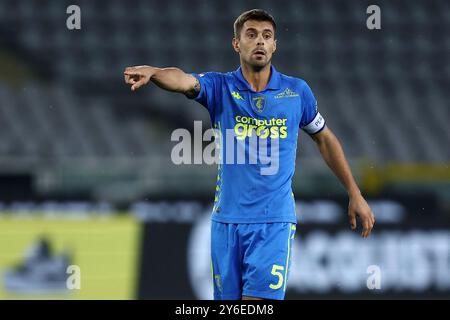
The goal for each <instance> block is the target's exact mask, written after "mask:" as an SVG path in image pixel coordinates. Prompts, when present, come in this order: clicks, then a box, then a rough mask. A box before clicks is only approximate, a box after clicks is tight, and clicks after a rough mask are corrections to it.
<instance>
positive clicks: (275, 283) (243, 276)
mask: <svg viewBox="0 0 450 320" xmlns="http://www.w3.org/2000/svg"><path fill="white" fill-rule="evenodd" d="M275 32H276V24H275V20H274V19H273V17H272V16H271V15H270V14H269V13H267V12H266V11H264V10H261V9H254V10H250V11H247V12H244V13H242V14H241V15H240V16H239V17H238V18H237V19H236V21H235V23H234V38H233V40H232V45H233V49H234V50H235V51H236V52H237V53H238V54H239V58H240V67H239V68H238V69H237V70H236V71H233V72H228V73H218V72H206V73H203V74H196V73H192V74H187V73H185V72H183V71H182V70H180V69H179V68H157V67H153V66H136V67H129V68H126V69H125V72H124V76H125V82H126V83H127V84H130V85H131V90H133V91H134V90H136V89H138V88H140V87H142V86H143V85H145V84H147V83H148V82H149V81H151V82H153V83H155V84H156V85H157V86H159V87H161V88H163V89H165V90H169V91H173V92H180V93H183V94H185V95H186V96H187V97H188V98H190V99H194V100H195V101H197V102H199V103H200V104H202V105H203V106H204V107H206V109H207V110H208V112H209V114H210V118H211V122H212V124H213V126H214V127H215V128H218V130H220V133H221V134H222V136H225V135H226V132H227V130H228V131H229V130H232V132H235V133H236V139H239V140H240V141H241V142H242V141H245V140H247V142H245V143H247V146H248V140H250V138H251V137H255V136H257V137H259V138H260V139H266V140H270V141H271V142H272V144H274V142H275V141H276V142H278V150H277V151H276V152H275V153H274V154H276V155H278V157H279V168H278V170H277V171H275V172H274V173H273V174H266V175H263V174H261V170H260V169H261V168H262V167H264V164H263V163H261V161H260V162H257V163H256V164H255V163H244V164H234V163H226V162H225V163H223V164H221V165H219V174H218V178H217V187H216V196H215V201H214V206H213V212H212V225H211V264H212V272H213V279H214V298H215V299H226V300H232V299H233V300H234V299H244V300H249V299H280V300H281V299H284V296H285V290H286V282H287V279H288V276H289V270H290V262H291V252H290V250H291V247H292V242H293V239H294V234H295V227H296V222H297V220H296V214H295V200H294V195H293V193H292V189H291V181H292V176H293V175H294V170H295V158H296V147H297V136H298V130H299V128H301V129H303V130H304V131H306V132H307V133H308V134H309V135H310V136H311V137H312V139H313V140H314V141H315V142H316V144H317V146H318V148H319V150H320V153H321V155H322V157H323V159H324V160H325V162H326V163H327V165H328V166H329V167H330V168H331V170H332V171H333V172H334V174H335V175H336V176H337V177H338V178H339V180H340V181H341V182H342V184H343V185H344V186H345V188H346V190H347V192H348V195H349V206H348V215H349V220H350V225H351V228H352V229H355V228H356V219H357V218H359V219H360V222H361V224H362V227H363V229H362V233H361V236H362V237H364V238H365V237H367V236H369V234H370V232H371V230H372V228H373V225H374V223H375V219H374V215H373V213H372V211H371V209H370V207H369V206H368V204H367V202H366V201H365V199H364V198H363V196H362V195H361V193H360V190H359V188H358V186H357V184H356V183H355V180H354V178H353V176H352V173H351V171H350V168H349V165H348V163H347V161H346V158H345V155H344V152H343V150H342V148H341V145H340V143H339V141H338V140H337V138H336V137H335V135H334V134H333V133H332V131H331V130H330V128H328V127H327V126H326V124H325V120H324V118H323V117H322V116H321V115H320V113H319V112H318V110H317V102H316V99H315V97H314V95H313V93H312V91H311V89H310V87H309V86H308V85H307V84H306V82H305V81H304V80H302V79H299V78H295V77H291V76H287V75H284V74H281V73H279V72H278V71H277V70H276V69H275V68H274V67H273V66H272V64H271V60H272V55H273V53H274V52H275V50H276V48H277V41H276V38H275ZM267 143H269V142H267ZM221 147H222V146H221ZM224 147H225V148H226V147H230V146H224ZM233 148H234V147H233ZM245 152H246V156H247V158H248V157H249V156H251V155H250V154H249V153H250V151H249V148H247V149H246V151H245Z"/></svg>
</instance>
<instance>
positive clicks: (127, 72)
mask: <svg viewBox="0 0 450 320" xmlns="http://www.w3.org/2000/svg"><path fill="white" fill-rule="evenodd" d="M123 74H124V75H127V76H142V75H143V74H142V72H140V71H137V70H125V71H124V72H123Z"/></svg>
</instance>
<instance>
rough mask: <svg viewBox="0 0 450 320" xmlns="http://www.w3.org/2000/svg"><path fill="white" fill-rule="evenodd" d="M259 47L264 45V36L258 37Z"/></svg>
mask: <svg viewBox="0 0 450 320" xmlns="http://www.w3.org/2000/svg"><path fill="white" fill-rule="evenodd" d="M256 44H257V45H264V37H263V35H262V34H260V35H258V39H257V41H256Z"/></svg>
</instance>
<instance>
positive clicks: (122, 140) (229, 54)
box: [0, 0, 450, 198]
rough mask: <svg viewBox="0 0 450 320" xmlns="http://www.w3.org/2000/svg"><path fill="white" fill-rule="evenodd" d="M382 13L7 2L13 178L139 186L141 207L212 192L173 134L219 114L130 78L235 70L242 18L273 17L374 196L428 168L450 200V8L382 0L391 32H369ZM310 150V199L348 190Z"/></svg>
mask: <svg viewBox="0 0 450 320" xmlns="http://www.w3.org/2000/svg"><path fill="white" fill-rule="evenodd" d="M70 4H77V5H79V6H80V7H81V14H82V18H81V21H82V29H81V30H80V31H70V30H68V29H67V28H66V19H67V17H68V15H67V14H66V13H65V12H66V8H67V6H68V5H70ZM368 4H370V3H368V2H366V1H333V2H331V1H327V2H325V1H312V0H310V1H294V0H286V1H276V2H275V1H268V0H266V1H248V2H245V3H243V2H241V1H204V0H203V1H202V0H194V1H181V0H177V1H149V0H136V1H133V2H132V4H130V3H129V2H127V1H121V0H111V1H108V2H104V1H93V0H85V1H71V2H68V1H13V0H3V1H1V2H0V35H1V43H0V54H1V55H2V59H1V60H2V62H0V67H2V69H4V70H8V72H7V73H3V72H2V74H1V75H0V101H1V103H0V114H1V116H0V124H1V127H2V128H3V130H2V131H3V133H2V135H1V136H0V160H1V162H0V164H1V166H0V169H1V170H3V171H8V170H10V169H11V168H16V170H20V171H24V170H25V171H27V170H29V171H31V172H32V174H34V175H36V176H37V177H38V183H37V186H38V187H39V188H41V190H44V192H45V190H47V191H49V192H50V191H51V190H53V191H55V192H56V191H57V190H63V189H67V190H69V192H70V190H71V188H72V187H73V186H72V187H71V186H69V187H67V183H68V182H67V181H72V182H73V181H75V180H76V181H78V183H79V188H81V189H83V186H85V188H88V189H89V188H94V193H95V194H97V195H98V196H99V197H102V195H105V196H106V195H111V194H117V196H118V197H119V198H120V196H124V193H123V185H124V183H127V185H128V186H129V188H130V189H129V190H135V193H134V191H130V195H129V197H130V198H133V195H134V194H139V192H141V194H142V193H143V194H145V193H147V194H157V193H160V194H164V192H165V191H164V190H171V191H172V193H175V194H176V193H177V192H179V193H180V194H183V192H188V191H190V192H193V190H188V191H187V190H186V186H190V185H191V184H192V179H196V177H201V178H200V179H197V181H199V183H198V185H199V186H201V187H198V190H199V192H204V190H211V194H212V191H213V189H212V188H213V184H214V178H212V177H213V176H214V174H215V173H214V172H215V167H207V166H200V167H199V166H196V168H194V167H195V166H185V167H184V168H178V167H177V168H176V166H174V165H172V164H171V163H169V162H170V149H171V146H172V144H171V142H170V133H171V131H172V130H173V129H174V128H177V127H183V128H188V129H191V128H192V123H193V120H196V119H197V120H198V119H202V120H204V121H206V123H207V124H208V125H209V119H208V116H207V113H206V111H205V110H202V108H201V107H199V106H197V105H195V103H194V102H191V101H188V100H187V99H186V98H184V97H183V96H181V95H178V96H177V95H173V94H170V93H167V92H164V91H162V90H159V89H155V88H145V89H144V90H142V91H141V92H138V93H131V92H130V91H129V88H128V87H127V86H125V85H124V83H123V78H122V71H123V69H124V68H125V67H126V66H130V65H138V64H152V65H156V66H178V67H180V68H182V69H183V70H185V71H187V72H202V71H210V70H211V71H222V72H225V71H230V70H234V69H236V68H237V66H238V57H237V56H236V54H235V53H234V52H233V51H232V49H231V45H230V43H231V38H232V23H233V22H234V19H235V18H236V17H237V16H238V15H239V14H240V13H241V12H242V11H244V10H247V9H250V8H254V7H262V8H264V9H266V10H268V11H269V12H271V13H272V14H273V15H274V17H275V18H276V19H277V22H278V32H277V37H278V52H277V53H276V54H275V56H274V59H273V63H274V65H275V66H276V67H277V69H278V70H280V71H281V72H284V73H287V74H290V75H293V76H297V77H301V78H304V79H305V80H306V81H307V82H308V83H309V84H310V86H311V87H312V89H313V91H314V92H315V95H316V97H317V99H318V101H319V108H320V110H321V113H322V114H324V115H325V117H326V118H327V121H328V124H329V126H330V127H331V128H332V129H333V130H334V131H335V133H336V135H337V136H338V137H339V138H340V140H341V141H342V142H343V145H344V149H345V151H346V154H347V156H348V157H349V159H350V162H351V164H352V166H353V168H354V170H355V174H356V175H357V177H358V179H359V180H360V181H363V182H364V181H365V182H367V184H364V185H363V187H364V188H365V190H371V191H373V192H382V191H383V188H382V186H384V185H383V181H384V182H386V181H389V179H387V178H386V179H385V180H380V179H381V178H380V177H381V176H382V174H379V171H380V170H382V168H384V167H385V166H389V165H390V164H392V163H394V164H417V163H420V164H425V166H422V167H421V168H419V169H417V170H414V172H415V173H416V174H415V176H417V177H419V178H418V181H419V184H421V183H420V182H421V181H423V180H424V179H423V178H420V176H421V174H420V172H422V173H423V172H425V173H423V174H422V175H424V176H426V172H427V171H428V170H429V168H435V167H436V166H438V167H439V168H441V169H439V170H441V171H439V172H441V173H440V174H438V176H440V177H441V179H444V180H445V179H447V180H445V181H447V183H446V184H445V186H444V189H445V190H446V191H445V192H447V193H446V194H447V195H448V190H449V187H448V179H450V178H449V159H450V148H449V146H450V130H449V126H448V121H449V120H450V108H449V101H450V91H449V90H448V88H449V87H450V61H449V59H450V54H449V53H450V37H449V36H448V34H449V30H450V18H449V17H450V2H448V1H446V0H442V1H437V0H436V1H429V2H424V1H422V2H419V1H395V2H394V1H378V2H377V4H378V5H379V6H380V7H381V8H382V30H378V31H369V30H368V29H367V28H366V18H367V15H366V8H367V6H368ZM205 129H206V128H205ZM301 140H302V142H301V145H300V154H301V160H299V162H300V163H302V164H301V165H302V167H300V168H305V170H302V169H300V170H301V173H299V174H297V175H296V179H295V182H294V184H295V185H296V186H300V187H301V188H302V190H304V192H308V190H312V191H317V190H319V189H320V190H325V191H330V190H331V191H330V192H336V190H338V191H339V190H340V192H342V191H343V190H342V188H340V187H339V185H338V183H337V182H336V181H335V178H333V177H332V176H331V175H330V173H329V172H328V171H327V169H326V167H325V166H324V165H323V163H322V162H320V163H318V161H317V160H320V155H319V153H318V152H317V150H316V149H315V146H314V144H313V143H312V142H311V141H310V140H309V139H308V138H306V136H305V135H304V134H302V135H301ZM77 161H78V162H77ZM302 161H303V162H302ZM21 163H23V165H22V166H20V164H21ZM77 163H82V165H79V166H77V165H76V164H77ZM87 163H89V164H90V165H87ZM31 164H32V166H31V167H30V165H31ZM304 165H305V167H303V166H304ZM36 168H38V169H36ZM64 168H66V169H64ZM67 168H70V170H69V169H67ZM77 168H82V169H80V170H78V169H77ZM86 168H92V171H89V170H88V171H87V172H106V173H104V175H102V176H101V177H100V176H99V175H92V174H89V173H86ZM117 168H122V169H123V170H119V169H117ZM371 169H373V170H372V171H371ZM102 170H103V171H102ZM377 170H378V171H377ZM69 171H70V172H69ZM76 172H79V174H78V175H77V173H76ZM417 172H419V173H417ZM120 173H122V175H120ZM364 174H366V176H363V175H364ZM67 175H68V176H69V177H72V180H71V179H67ZM73 175H77V177H78V180H77V179H75V178H74V177H73ZM105 176H107V177H108V178H105ZM83 177H84V178H83ZM124 177H128V179H124ZM183 177H185V179H183ZM317 177H320V178H321V180H320V181H321V182H320V184H319V185H317V183H316V184H314V182H315V181H317ZM103 178H104V180H102V179H103ZM203 178H204V179H203ZM89 179H91V180H93V182H92V181H91V182H92V183H90V182H89ZM327 179H328V180H327ZM174 180H176V182H177V183H175V182H174ZM425 180H426V179H425ZM112 181H119V182H117V183H119V185H115V184H114V183H112ZM120 181H122V183H120ZM124 181H125V182H124ZM200 181H205V182H204V183H203V184H201V182H200ZM209 181H210V182H211V183H209ZM327 181H330V182H329V183H328V182H327ZM102 182H105V183H103V184H102ZM316 185H317V187H315V186H316ZM65 186H66V187H67V188H64V187H65ZM98 186H101V187H98ZM203 186H204V188H203ZM380 186H381V187H380ZM95 187H97V189H95ZM105 188H106V189H105ZM133 188H134V189H133ZM207 188H209V189H207ZM327 188H328V189H327ZM74 189H76V188H75V187H74ZM112 189H114V190H118V191H117V192H115V193H114V192H112ZM438 189H439V190H441V191H442V190H443V189H442V184H441V185H439V188H438ZM121 190H122V191H121Z"/></svg>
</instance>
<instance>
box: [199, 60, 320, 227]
mask: <svg viewBox="0 0 450 320" xmlns="http://www.w3.org/2000/svg"><path fill="white" fill-rule="evenodd" d="M192 75H193V76H195V77H196V78H197V79H198V80H199V82H200V85H201V90H200V93H199V94H198V95H197V97H195V98H194V99H195V101H197V102H199V103H201V104H202V105H203V106H205V107H206V108H207V109H208V112H209V114H210V118H211V123H212V124H213V126H214V128H216V129H217V130H219V132H220V134H221V136H222V138H221V140H220V141H221V143H220V146H219V149H220V154H221V161H220V162H221V164H219V172H218V176H217V186H216V194H215V198H214V206H213V212H212V220H214V221H218V222H224V223H270V222H291V223H296V214H295V201H294V195H293V192H292V187H291V184H292V177H293V175H294V170H295V159H296V148H297V137H298V131H299V128H302V129H303V130H305V131H306V132H307V133H309V134H316V133H318V132H319V131H321V130H323V128H325V120H324V119H323V117H322V116H321V115H320V113H319V112H318V111H317V102H316V99H315V97H314V95H313V93H312V91H311V89H310V88H309V86H308V85H307V84H306V82H305V81H304V80H302V79H299V78H294V77H290V76H287V75H284V74H281V73H279V72H277V70H276V69H275V68H274V67H273V66H271V75H270V80H269V82H268V84H267V86H266V88H264V90H263V91H261V92H255V91H254V90H253V89H252V88H251V86H250V85H249V84H248V82H247V81H246V80H245V78H244V77H243V74H242V71H241V68H238V69H237V70H236V71H234V72H228V73H218V72H206V73H202V74H196V73H192ZM230 133H231V138H230ZM255 141H256V142H255ZM243 156H245V159H244V158H243ZM243 160H244V161H243Z"/></svg>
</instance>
